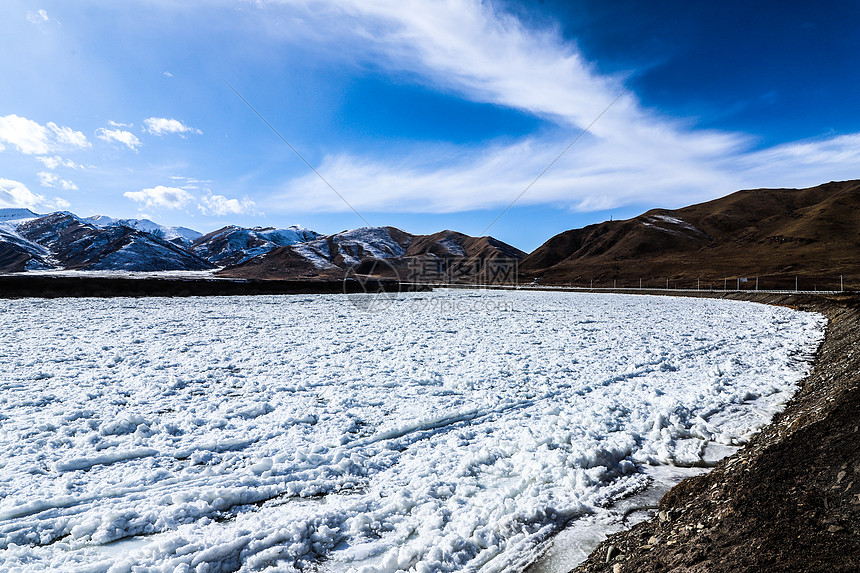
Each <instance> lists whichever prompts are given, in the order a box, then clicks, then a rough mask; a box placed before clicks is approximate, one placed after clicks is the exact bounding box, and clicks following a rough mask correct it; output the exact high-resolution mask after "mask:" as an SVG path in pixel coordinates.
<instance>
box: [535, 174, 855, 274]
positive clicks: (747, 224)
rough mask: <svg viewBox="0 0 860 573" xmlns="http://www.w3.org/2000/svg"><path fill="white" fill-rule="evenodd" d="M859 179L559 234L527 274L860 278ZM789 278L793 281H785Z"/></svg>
mask: <svg viewBox="0 0 860 573" xmlns="http://www.w3.org/2000/svg"><path fill="white" fill-rule="evenodd" d="M858 252H860V181H843V182H831V183H826V184H824V185H819V186H817V187H811V188H808V189H755V190H744V191H738V192H736V193H733V194H731V195H728V196H726V197H722V198H720V199H715V200H713V201H708V202H705V203H699V204H696V205H691V206H689V207H684V208H681V209H652V210H650V211H647V212H646V213H643V214H642V215H639V216H638V217H634V218H632V219H627V220H623V221H606V222H603V223H599V224H595V225H589V226H587V227H584V228H582V229H572V230H570V231H565V232H563V233H560V234H558V235H556V236H554V237H552V238H551V239H549V240H548V241H547V242H546V243H544V244H543V245H541V246H540V247H539V248H538V249H536V250H535V251H534V252H532V253H531V254H530V255H529V256H528V257H526V258H525V259H524V260H523V261H522V262H521V264H520V271H521V272H522V274H523V276H524V277H525V279H526V280H534V279H537V280H538V282H539V283H544V284H553V283H554V284H565V283H571V282H575V283H576V282H578V283H580V284H583V283H584V282H586V281H595V284H596V285H600V286H612V285H613V284H615V281H617V282H618V286H622V285H623V286H634V285H635V284H638V281H639V279H640V278H642V279H644V280H645V281H651V285H652V286H654V285H659V284H664V283H665V281H666V279H669V281H670V283H674V284H678V283H680V284H681V285H683V286H691V285H693V284H694V282H695V281H698V280H699V279H702V280H708V281H719V282H720V284H722V280H723V279H724V278H730V279H736V278H739V277H744V278H747V277H766V278H767V280H768V281H771V283H770V284H771V285H772V286H773V287H776V285H781V286H788V285H789V283H790V286H793V283H794V277H796V276H797V277H801V278H804V279H806V280H812V279H816V278H817V279H821V278H823V277H829V278H830V279H832V280H835V281H837V282H838V280H839V276H840V275H846V276H849V275H850V276H851V277H853V279H854V280H858V279H860V260H858V257H857V253H858ZM787 281H788V282H787Z"/></svg>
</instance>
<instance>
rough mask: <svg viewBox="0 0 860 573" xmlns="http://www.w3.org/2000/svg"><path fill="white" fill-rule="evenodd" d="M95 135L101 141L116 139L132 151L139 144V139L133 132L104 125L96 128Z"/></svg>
mask: <svg viewBox="0 0 860 573" xmlns="http://www.w3.org/2000/svg"><path fill="white" fill-rule="evenodd" d="M96 137H98V138H99V139H101V140H102V141H108V142H111V141H116V142H118V143H122V144H123V145H125V146H126V147H128V148H129V149H131V150H134V151H137V148H138V147H140V145H141V143H140V140H139V139H138V138H137V136H136V135H135V134H133V133H131V132H130V131H124V130H122V129H107V128H106V127H100V128H98V129H97V130H96Z"/></svg>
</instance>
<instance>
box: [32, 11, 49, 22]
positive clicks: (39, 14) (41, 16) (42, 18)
mask: <svg viewBox="0 0 860 573" xmlns="http://www.w3.org/2000/svg"><path fill="white" fill-rule="evenodd" d="M49 20H50V18H48V12H46V11H45V10H44V9H42V8H40V9H38V10H35V11H31V12H27V21H28V22H30V23H31V24H44V23H45V22H47V21H49Z"/></svg>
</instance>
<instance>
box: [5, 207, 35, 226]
mask: <svg viewBox="0 0 860 573" xmlns="http://www.w3.org/2000/svg"><path fill="white" fill-rule="evenodd" d="M37 217H39V215H37V214H36V213H34V212H32V211H31V210H29V209H0V225H3V223H10V222H18V221H22V220H24V219H35V218H37Z"/></svg>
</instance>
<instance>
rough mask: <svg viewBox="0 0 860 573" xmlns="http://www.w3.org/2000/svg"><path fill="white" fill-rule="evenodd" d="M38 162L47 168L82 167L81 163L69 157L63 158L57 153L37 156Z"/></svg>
mask: <svg viewBox="0 0 860 573" xmlns="http://www.w3.org/2000/svg"><path fill="white" fill-rule="evenodd" d="M36 159H38V160H39V162H40V163H41V164H42V165H44V166H45V167H47V168H48V169H56V168H57V167H69V168H71V169H83V168H84V166H83V165H79V164H77V163H75V162H74V161H72V160H71V159H63V158H62V157H60V156H59V155H54V156H53V157H50V156H43V157H37V158H36Z"/></svg>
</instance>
